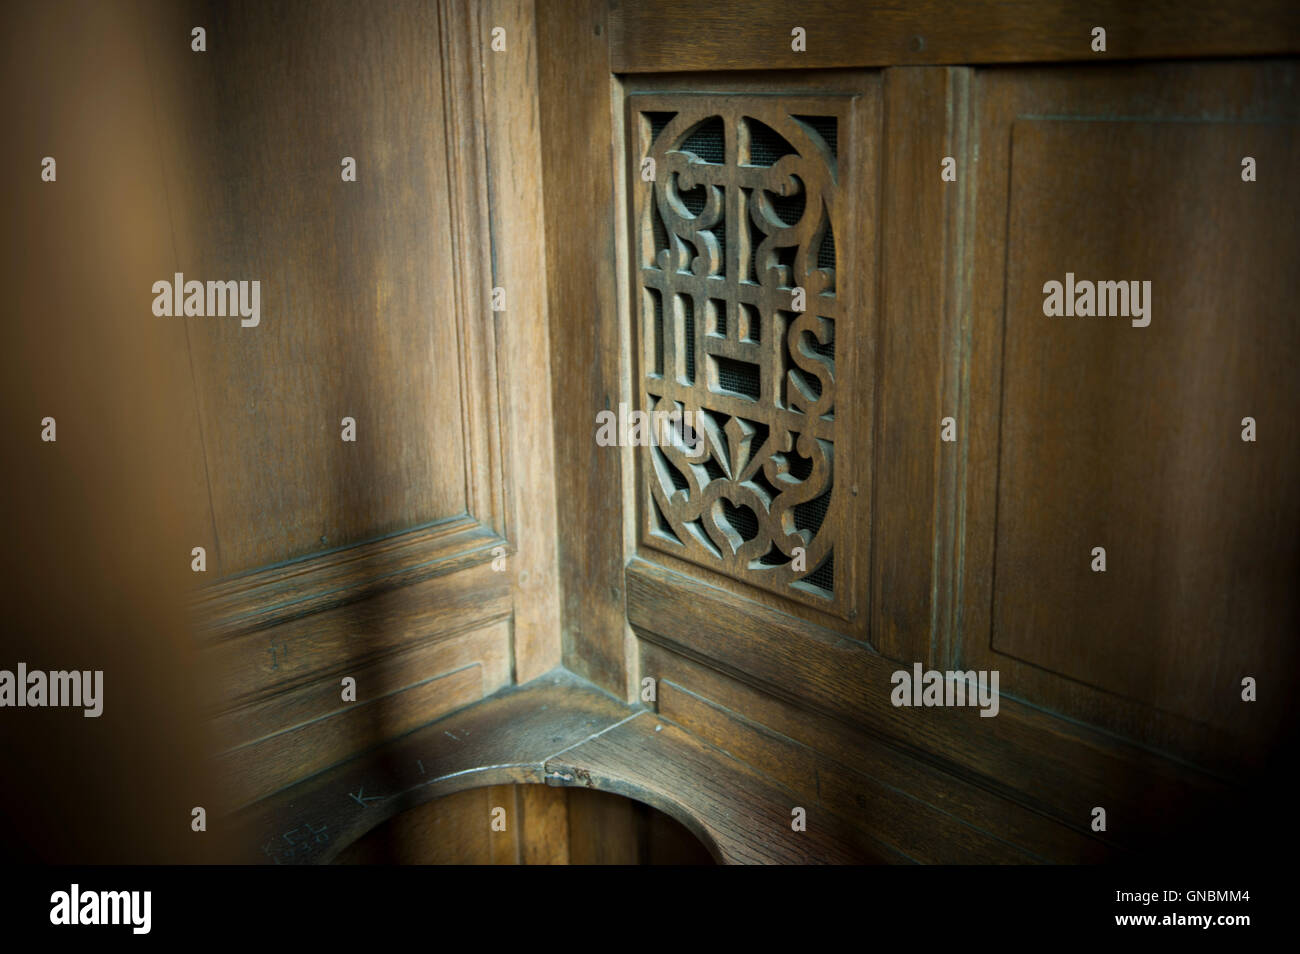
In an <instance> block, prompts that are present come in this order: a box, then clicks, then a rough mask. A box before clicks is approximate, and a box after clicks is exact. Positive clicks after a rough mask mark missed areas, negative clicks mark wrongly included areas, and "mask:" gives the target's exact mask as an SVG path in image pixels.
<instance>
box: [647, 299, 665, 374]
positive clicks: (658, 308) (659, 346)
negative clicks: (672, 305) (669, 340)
mask: <svg viewBox="0 0 1300 954" xmlns="http://www.w3.org/2000/svg"><path fill="white" fill-rule="evenodd" d="M646 291H648V292H649V293H650V300H651V301H653V302H654V309H655V340H654V350H653V354H652V355H651V362H652V364H651V367H653V368H654V372H655V374H663V373H664V299H663V296H662V295H661V294H659V289H657V288H647V289H646Z"/></svg>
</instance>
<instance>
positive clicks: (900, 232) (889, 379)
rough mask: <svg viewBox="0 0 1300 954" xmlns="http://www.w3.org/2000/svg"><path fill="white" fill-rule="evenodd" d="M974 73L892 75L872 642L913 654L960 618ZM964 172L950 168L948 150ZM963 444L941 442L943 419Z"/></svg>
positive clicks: (911, 658) (925, 654)
mask: <svg viewBox="0 0 1300 954" xmlns="http://www.w3.org/2000/svg"><path fill="white" fill-rule="evenodd" d="M968 84H969V71H968V70H961V69H891V70H888V71H886V73H885V82H884V87H885V116H886V117H887V119H886V127H885V131H884V142H885V143H886V146H885V148H884V150H883V152H884V159H883V166H884V171H883V179H882V185H881V195H882V205H883V210H882V225H881V229H880V232H879V248H880V256H881V265H880V271H881V289H880V294H881V306H880V312H881V322H880V342H879V346H878V348H877V351H876V360H877V362H878V365H877V368H878V371H877V373H878V380H879V386H878V388H877V392H876V405H875V414H876V429H877V439H876V457H875V468H876V471H877V477H876V480H875V483H874V488H875V493H876V500H875V507H874V512H875V514H876V517H875V520H874V522H873V524H872V527H871V531H870V532H871V535H872V568H871V579H870V586H871V593H872V599H871V604H872V620H871V636H872V645H873V646H874V647H875V648H876V649H878V650H879V651H880V652H881V653H883V654H885V655H886V656H889V657H890V658H893V659H898V660H900V661H903V662H907V663H909V664H910V663H912V662H916V661H927V662H928V661H929V660H932V659H934V658H935V655H936V647H934V646H932V643H937V642H942V641H945V640H946V638H947V637H946V634H947V632H948V630H949V628H950V627H951V625H952V622H951V618H950V616H951V606H950V603H949V601H948V600H946V599H945V598H944V596H945V594H947V593H948V592H950V578H949V574H950V570H949V565H950V560H951V557H950V554H949V549H950V547H951V542H950V541H951V539H952V529H951V522H952V520H953V517H954V514H955V507H954V499H953V498H954V490H955V488H954V483H955V465H956V462H957V460H958V454H959V453H960V450H961V447H962V446H963V445H962V443H961V441H960V436H961V427H962V423H963V422H962V421H961V420H960V418H961V413H960V408H959V407H956V406H954V402H953V401H952V399H951V394H952V393H953V392H954V391H955V387H954V382H953V381H952V377H953V375H954V370H953V368H954V366H955V364H956V356H957V355H958V353H959V350H960V347H961V340H960V337H959V331H958V328H959V327H960V325H959V322H960V319H961V304H962V302H961V298H960V293H959V289H960V283H958V282H955V281H954V278H955V276H956V275H957V274H958V269H959V267H960V262H961V251H962V248H963V239H964V238H965V236H966V233H965V231H964V230H963V229H962V228H961V224H960V222H959V220H958V218H957V216H958V214H959V212H960V208H961V197H962V195H963V191H964V189H965V183H966V181H967V180H968V179H969V178H970V176H971V174H972V163H971V157H970V155H969V153H968V151H967V148H966V137H965V124H964V122H963V120H964V117H965V110H966V96H967V89H968ZM947 156H951V157H953V158H954V159H955V160H956V162H957V181H956V182H947V181H944V179H943V178H942V176H941V172H942V168H943V167H942V161H943V159H944V157H947ZM947 417H952V418H954V419H956V421H957V425H958V428H957V434H958V441H957V442H956V443H948V442H944V441H942V440H941V439H940V438H941V430H942V421H943V419H944V418H947Z"/></svg>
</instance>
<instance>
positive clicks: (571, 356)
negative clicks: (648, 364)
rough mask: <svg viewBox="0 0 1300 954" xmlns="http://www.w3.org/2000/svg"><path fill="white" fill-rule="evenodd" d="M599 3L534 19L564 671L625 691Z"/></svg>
mask: <svg viewBox="0 0 1300 954" xmlns="http://www.w3.org/2000/svg"><path fill="white" fill-rule="evenodd" d="M606 26H607V25H606V10H605V4H604V3H603V2H602V0H581V2H577V3H571V4H543V5H542V6H541V8H540V9H539V10H538V19H537V43H538V49H539V50H544V51H545V56H542V57H541V58H539V60H538V96H539V101H538V116H539V119H540V122H541V146H542V151H541V160H542V183H543V193H544V194H545V195H546V197H547V200H546V247H547V250H548V258H547V303H548V314H549V317H550V321H551V333H550V343H551V382H550V383H551V389H552V390H551V393H552V403H553V406H554V408H555V410H556V415H555V461H556V474H555V486H556V494H557V508H558V510H557V512H558V518H557V523H558V526H559V529H560V535H559V546H558V560H559V569H560V574H561V575H560V592H561V594H562V623H561V625H562V630H563V639H564V657H563V658H564V664H565V665H566V666H567V667H569V668H570V669H572V670H573V671H574V672H576V673H578V674H580V675H582V676H585V677H587V678H590V679H591V680H592V681H593V682H596V683H597V684H599V685H601V686H605V687H607V688H609V689H610V690H611V691H614V692H616V693H618V694H620V695H621V694H623V693H624V692H626V690H627V684H628V679H627V673H626V664H627V663H626V658H625V652H624V629H625V624H624V621H623V589H622V587H623V583H622V566H623V560H624V548H623V529H622V528H623V519H624V518H623V505H624V502H623V499H622V498H623V495H622V474H621V464H620V460H619V454H618V451H617V449H615V448H602V447H598V446H597V445H596V441H595V435H596V426H597V425H596V414H597V412H599V411H601V410H605V409H609V408H614V409H617V407H618V402H619V400H620V399H623V398H622V395H623V394H624V387H625V385H624V384H623V382H622V381H621V378H620V366H621V360H622V359H621V343H620V333H619V326H618V322H617V320H616V294H615V279H614V274H615V268H616V264H615V255H614V234H613V230H614V219H613V208H614V190H613V186H612V169H613V164H614V161H615V160H614V156H613V153H612V148H613V142H614V136H613V129H612V124H611V93H610V69H609V58H608V52H607V45H606V43H607V41H606V32H605V31H606Z"/></svg>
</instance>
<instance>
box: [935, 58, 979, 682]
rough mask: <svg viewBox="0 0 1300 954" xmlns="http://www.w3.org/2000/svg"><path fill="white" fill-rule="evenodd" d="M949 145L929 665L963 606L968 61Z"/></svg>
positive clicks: (952, 634) (949, 651) (970, 234)
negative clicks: (946, 442)
mask: <svg viewBox="0 0 1300 954" xmlns="http://www.w3.org/2000/svg"><path fill="white" fill-rule="evenodd" d="M943 72H944V73H946V74H947V76H946V80H947V94H946V103H945V118H946V124H947V127H946V128H947V141H948V147H947V151H946V152H944V155H945V156H952V157H953V158H954V159H956V160H957V181H956V182H948V183H944V185H945V186H946V187H947V188H946V189H945V205H946V216H945V222H944V228H945V233H946V234H945V236H944V241H943V247H944V253H945V258H944V265H943V267H944V291H945V298H944V309H943V315H942V319H943V323H942V342H941V349H942V355H943V358H942V360H943V384H942V389H941V391H940V404H941V407H942V409H943V410H942V413H943V414H944V415H945V416H947V415H951V416H953V417H954V418H956V422H957V444H956V446H955V447H951V446H949V447H947V448H941V451H942V450H944V449H947V450H952V451H955V453H940V455H939V466H938V482H937V486H936V488H935V539H934V571H933V572H934V601H933V606H932V607H931V613H932V622H931V642H930V665H931V666H937V667H940V668H943V669H948V668H950V667H951V665H952V663H953V662H954V657H955V656H956V645H957V640H958V631H959V607H960V606H961V561H962V556H963V553H964V550H963V547H962V540H963V539H964V538H963V536H962V532H961V527H962V517H963V514H964V513H965V502H966V496H965V486H966V483H965V480H966V460H967V454H968V452H969V451H968V448H969V447H970V441H968V440H966V439H965V437H966V433H967V431H968V429H969V423H968V422H969V416H970V415H969V408H970V389H969V387H968V381H967V377H968V375H969V369H968V367H967V360H966V359H967V356H968V355H969V353H970V348H969V341H970V302H969V292H970V287H971V269H972V268H973V265H974V234H975V233H974V215H975V208H974V205H975V150H974V148H973V145H972V143H973V135H972V132H971V130H972V129H973V127H974V116H973V110H974V102H973V96H972V94H971V90H972V86H973V73H974V71H973V70H971V69H969V68H967V67H955V68H952V69H945V70H944V71H943Z"/></svg>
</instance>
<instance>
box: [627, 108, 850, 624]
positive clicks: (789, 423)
mask: <svg viewBox="0 0 1300 954" xmlns="http://www.w3.org/2000/svg"><path fill="white" fill-rule="evenodd" d="M628 105H629V109H628V114H627V135H628V143H629V160H630V163H629V166H630V172H631V179H630V186H631V200H632V219H631V222H632V233H633V235H632V241H633V246H634V248H633V252H632V254H633V268H632V272H633V275H632V285H631V296H632V299H633V302H632V304H633V308H634V311H635V314H636V316H637V334H636V337H635V338H634V340H635V341H636V342H637V343H638V347H637V349H636V351H637V355H636V356H637V359H638V360H639V362H640V363H639V380H640V388H639V396H640V400H641V402H642V403H641V407H642V409H644V410H645V411H647V412H652V413H653V412H659V413H660V414H665V415H666V414H673V415H674V416H673V417H672V420H673V422H674V425H675V426H674V427H673V428H671V429H670V430H666V431H663V432H662V433H661V432H659V431H656V430H655V429H653V428H651V434H652V440H651V443H650V444H649V446H642V447H640V448H639V449H638V450H637V452H636V453H637V454H638V458H639V462H640V466H639V472H640V480H641V485H640V486H641V490H640V492H639V496H640V507H639V512H640V541H641V544H642V546H643V547H650V548H654V549H655V550H658V551H662V552H664V553H669V554H672V555H674V556H676V557H679V558H681V559H685V560H688V561H690V562H692V563H694V564H697V565H699V566H703V567H706V568H708V569H709V570H712V571H715V572H718V573H721V574H724V575H726V576H727V577H730V578H732V579H735V580H739V581H742V582H743V583H745V584H748V585H751V586H754V587H758V588H760V589H762V590H766V591H769V592H772V593H775V594H778V595H780V596H782V597H785V598H788V599H791V600H794V601H796V602H798V603H801V604H804V605H808V606H811V607H815V608H818V609H821V610H824V611H827V612H831V613H834V614H835V615H837V616H840V617H844V618H852V617H856V615H857V613H858V611H859V609H860V605H859V604H860V603H861V602H862V601H863V600H864V598H865V589H866V588H865V586H862V587H859V586H857V585H856V567H857V563H858V562H859V555H860V554H865V552H866V551H865V547H864V546H863V545H862V538H864V537H865V533H864V532H862V531H861V529H860V528H864V527H865V516H866V514H865V510H866V503H867V501H868V500H869V487H868V486H866V477H867V475H868V473H869V470H868V469H867V468H862V467H854V466H853V456H854V455H857V454H865V449H866V446H867V442H868V441H869V436H870V429H869V423H870V417H871V408H870V404H869V401H866V400H864V399H863V397H862V395H865V394H867V393H868V392H867V391H866V390H865V389H863V388H861V387H858V388H854V386H853V379H854V377H855V371H856V369H855V367H854V365H855V362H856V360H857V353H858V352H859V351H860V350H861V349H859V348H857V347H855V339H856V338H857V337H858V336H861V335H864V334H865V332H866V330H867V322H866V315H865V312H864V309H863V302H864V300H865V295H862V294H861V292H862V288H861V282H860V279H861V278H862V277H863V274H864V273H863V270H862V265H861V263H859V262H857V261H856V259H858V258H859V257H864V256H861V254H860V253H861V250H862V248H863V244H862V243H861V242H859V241H854V240H853V236H854V235H855V234H856V233H857V230H858V229H859V228H860V225H859V213H860V211H862V210H863V209H864V207H865V203H864V202H859V201H856V199H858V198H860V197H861V193H862V192H863V191H865V190H862V189H860V188H859V189H858V190H857V191H858V195H855V186H856V178H857V175H856V174H857V172H858V170H857V169H855V168H854V166H855V161H854V156H853V155H852V153H853V152H854V150H852V149H844V148H842V144H844V143H852V142H854V141H856V138H857V137H854V136H853V135H851V132H850V126H851V124H852V123H853V121H854V117H853V112H854V105H855V98H854V97H853V96H851V95H839V96H819V97H808V96H801V95H791V96H784V95H747V94H745V93H743V92H738V93H736V94H732V95H718V94H709V95H703V94H693V93H637V94H634V95H631V96H629V98H628ZM846 238H848V239H849V240H848V241H845V239H846ZM862 377H864V379H865V376H862ZM683 418H684V419H685V420H687V421H689V422H690V423H691V424H692V425H693V427H692V428H691V429H690V430H687V429H685V428H683V427H682V426H681V424H680V423H679V421H680V420H681V419H683ZM692 431H693V432H694V434H692ZM692 436H694V437H696V440H694V441H692V440H691V437H692ZM837 474H841V475H845V477H844V478H843V479H842V480H841V481H840V482H837V480H836V475H837ZM848 475H852V477H853V479H852V480H849V479H848ZM845 481H847V483H845ZM859 520H863V521H864V522H863V523H862V524H859V523H858V521H859ZM864 562H865V561H864Z"/></svg>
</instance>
